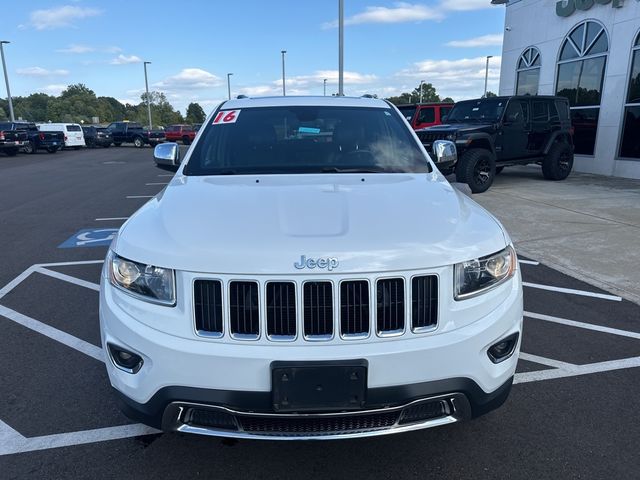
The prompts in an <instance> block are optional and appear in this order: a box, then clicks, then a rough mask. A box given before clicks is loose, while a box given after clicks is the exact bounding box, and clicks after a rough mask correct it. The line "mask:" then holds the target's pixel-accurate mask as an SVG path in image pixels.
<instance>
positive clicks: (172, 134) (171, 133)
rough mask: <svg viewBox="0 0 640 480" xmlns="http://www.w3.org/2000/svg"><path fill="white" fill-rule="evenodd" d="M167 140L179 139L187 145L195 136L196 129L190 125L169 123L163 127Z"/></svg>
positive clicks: (176, 140) (175, 140) (174, 140)
mask: <svg viewBox="0 0 640 480" xmlns="http://www.w3.org/2000/svg"><path fill="white" fill-rule="evenodd" d="M164 134H165V136H166V138H167V142H178V141H181V142H182V143H183V144H184V145H189V144H190V143H191V142H193V139H194V138H196V131H195V130H194V129H193V127H192V126H191V125H170V126H168V127H167V128H165V129H164Z"/></svg>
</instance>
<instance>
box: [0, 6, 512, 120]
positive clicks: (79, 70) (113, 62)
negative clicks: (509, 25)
mask: <svg viewBox="0 0 640 480" xmlns="http://www.w3.org/2000/svg"><path fill="white" fill-rule="evenodd" d="M5 1H6V0H5ZM18 4H20V8H18V7H17V5H18ZM344 4H345V33H344V37H345V57H344V70H345V74H344V78H345V88H344V89H345V94H346V95H363V94H365V93H370V94H377V95H379V96H382V97H388V96H391V95H397V94H399V93H401V92H405V91H411V90H413V88H415V87H417V86H418V84H419V83H420V81H421V80H424V81H425V82H430V83H432V84H433V85H434V86H435V87H436V89H437V91H438V93H439V94H440V95H441V96H442V97H445V96H450V97H452V98H454V99H455V100H462V99H465V98H474V97H478V96H480V95H482V94H483V91H484V76H485V61H486V60H485V57H486V56H487V55H493V58H491V59H490V67H489V90H491V91H494V92H497V89H498V80H499V75H500V54H501V51H502V37H503V30H504V15H505V12H504V6H492V5H491V4H490V0H425V1H417V2H396V1H386V0H344ZM2 12H3V14H2V17H3V21H2V27H1V29H0V40H8V41H10V42H11V43H10V44H9V45H4V49H5V57H6V61H7V68H8V71H9V78H10V82H11V93H12V95H13V96H20V95H28V94H30V93H33V92H45V93H49V94H53V95H58V94H59V93H60V92H61V91H62V90H63V89H64V88H65V87H66V86H67V85H69V84H72V83H84V84H86V85H87V86H88V87H89V88H91V89H92V90H94V91H95V92H96V94H97V95H99V96H101V95H104V96H112V97H115V98H117V99H118V100H120V101H121V102H123V103H125V102H128V103H134V104H137V103H139V102H140V94H141V93H142V92H144V88H145V84H144V70H143V64H142V62H143V61H149V62H151V64H150V65H148V67H147V68H148V75H149V88H150V90H157V91H161V92H164V93H165V94H166V95H167V98H168V99H169V101H170V102H171V103H172V104H173V105H174V106H175V107H176V108H178V109H180V110H181V111H183V112H184V110H185V108H186V106H187V105H188V104H189V103H190V102H193V101H195V102H199V103H200V104H201V105H202V106H203V107H204V109H205V111H207V112H209V111H210V110H212V109H213V108H214V107H215V105H217V104H218V103H219V102H220V101H222V100H224V99H226V98H227V73H233V75H232V76H231V94H232V95H233V96H235V95H239V94H245V95H249V96H265V95H280V94H281V93H282V70H281V69H282V63H281V58H282V57H281V53H280V52H281V50H286V52H287V53H286V54H285V65H286V74H285V78H286V90H287V95H307V94H311V95H322V94H323V79H325V78H326V79H327V94H328V95H329V94H331V93H335V92H337V89H338V87H337V80H338V29H337V18H338V0H297V1H294V0H271V1H264V0H263V1H258V0H234V1H228V0H209V1H206V0H199V1H196V0H181V1H176V0H173V1H165V0H153V1H148V0H145V1H142V0H141V1H133V2H132V1H131V0H129V1H123V0H111V1H108V2H105V1H104V0H101V1H94V0H62V1H61V2H55V1H54V2H52V1H44V0H30V1H29V2H25V3H24V4H23V5H22V2H15V0H13V1H11V2H7V4H5V5H3V6H2ZM0 95H2V96H6V92H5V88H4V84H2V83H0Z"/></svg>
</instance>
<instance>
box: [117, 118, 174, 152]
mask: <svg viewBox="0 0 640 480" xmlns="http://www.w3.org/2000/svg"><path fill="white" fill-rule="evenodd" d="M107 129H108V130H109V132H110V133H111V137H112V138H113V144H114V145H115V146H116V147H119V146H120V145H122V144H123V143H133V144H134V145H135V146H136V147H137V148H142V147H144V146H145V145H151V146H155V145H157V144H159V143H162V142H164V141H165V135H164V132H162V131H159V130H145V129H143V128H142V125H140V124H139V123H136V122H126V121H125V122H113V123H110V124H109V126H108V127H107Z"/></svg>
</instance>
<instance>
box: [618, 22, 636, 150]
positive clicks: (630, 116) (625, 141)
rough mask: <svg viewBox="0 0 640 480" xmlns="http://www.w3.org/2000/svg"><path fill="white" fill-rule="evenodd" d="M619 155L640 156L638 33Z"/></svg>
mask: <svg viewBox="0 0 640 480" xmlns="http://www.w3.org/2000/svg"><path fill="white" fill-rule="evenodd" d="M620 156H621V157H625V158H640V33H638V36H637V37H636V41H635V42H634V44H633V50H632V56H631V73H630V75H629V87H628V90H627V97H626V100H625V106H624V126H623V127H622V142H620Z"/></svg>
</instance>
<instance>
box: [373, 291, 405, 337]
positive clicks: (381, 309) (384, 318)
mask: <svg viewBox="0 0 640 480" xmlns="http://www.w3.org/2000/svg"><path fill="white" fill-rule="evenodd" d="M376 296H377V306H376V308H377V328H378V332H379V333H385V332H399V331H402V330H404V315H405V308H404V280H403V279H402V278H386V279H383V280H378V283H377V292H376Z"/></svg>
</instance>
